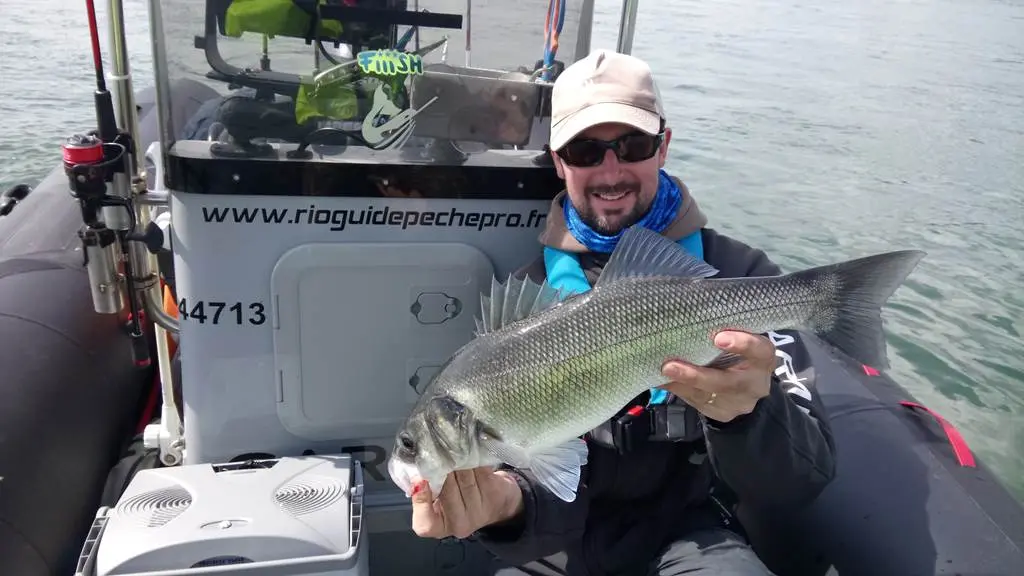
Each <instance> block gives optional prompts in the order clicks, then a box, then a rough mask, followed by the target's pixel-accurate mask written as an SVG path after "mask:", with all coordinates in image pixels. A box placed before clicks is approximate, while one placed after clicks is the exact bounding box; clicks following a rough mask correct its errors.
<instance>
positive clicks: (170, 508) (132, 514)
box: [117, 486, 192, 528]
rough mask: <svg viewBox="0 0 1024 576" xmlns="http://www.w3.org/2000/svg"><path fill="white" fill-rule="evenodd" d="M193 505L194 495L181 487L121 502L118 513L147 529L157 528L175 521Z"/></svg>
mask: <svg viewBox="0 0 1024 576" xmlns="http://www.w3.org/2000/svg"><path fill="white" fill-rule="evenodd" d="M191 504H192V495H191V494H189V493H188V490H185V489H184V488H182V487H180V486H175V487H172V488H162V489H160V490H153V491H150V492H144V493H142V494H137V495H135V496H132V497H131V498H129V499H127V500H125V501H124V502H121V503H120V504H118V506H117V513H118V515H119V516H123V517H125V518H127V519H130V520H133V521H134V522H136V523H137V524H140V525H142V526H144V527H146V528H157V527H159V526H163V525H164V524H167V523H168V522H170V521H171V520H174V519H175V518H176V517H177V516H178V515H179V514H181V513H182V512H184V511H185V510H187V509H188V507H189V506H190V505H191Z"/></svg>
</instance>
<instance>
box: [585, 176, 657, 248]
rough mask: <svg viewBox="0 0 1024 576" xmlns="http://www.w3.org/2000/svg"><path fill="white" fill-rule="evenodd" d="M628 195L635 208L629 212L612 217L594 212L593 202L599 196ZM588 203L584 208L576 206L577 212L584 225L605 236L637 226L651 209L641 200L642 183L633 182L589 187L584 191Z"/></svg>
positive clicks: (612, 215)
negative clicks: (631, 198) (630, 195)
mask: <svg viewBox="0 0 1024 576" xmlns="http://www.w3.org/2000/svg"><path fill="white" fill-rule="evenodd" d="M623 192H624V193H626V194H632V195H633V200H634V202H633V207H632V208H631V209H630V210H629V212H627V213H625V214H622V213H614V214H611V215H604V214H597V213H596V211H595V210H594V206H593V201H594V197H595V196H596V195H599V194H612V193H623ZM584 194H585V196H584V197H585V198H586V202H585V203H584V205H583V206H574V208H576V212H577V213H578V214H579V215H580V219H581V220H583V223H584V224H586V225H587V226H589V227H590V228H591V230H593V231H595V232H597V233H599V234H603V235H605V236H614V235H615V234H618V233H619V232H621V231H622V230H625V229H626V228H629V227H630V226H632V225H633V224H636V223H637V222H639V221H640V219H642V218H643V217H644V214H645V213H646V212H647V210H648V208H650V206H651V205H650V203H647V204H644V203H642V202H641V200H640V183H639V182H636V181H633V182H619V183H617V184H615V185H614V186H589V187H587V188H586V189H584Z"/></svg>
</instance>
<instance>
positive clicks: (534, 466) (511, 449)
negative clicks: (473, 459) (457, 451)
mask: <svg viewBox="0 0 1024 576" xmlns="http://www.w3.org/2000/svg"><path fill="white" fill-rule="evenodd" d="M480 444H481V445H482V446H483V447H484V449H485V450H487V451H488V452H490V453H491V454H493V455H494V457H495V458H497V459H498V460H501V461H502V462H504V463H506V464H508V465H509V466H512V467H513V468H519V469H521V470H529V471H530V472H532V473H533V476H534V478H536V479H537V482H538V483H539V484H540V485H541V486H543V487H544V488H546V489H547V490H548V491H550V492H551V493H552V494H554V495H555V496H558V497H559V498H561V499H562V500H564V501H566V502H572V501H573V500H575V499H576V491H577V490H578V489H579V485H580V474H581V469H582V468H583V466H584V465H585V464H586V463H587V454H588V452H587V443H586V442H584V441H583V440H581V439H579V438H573V439H571V440H569V441H568V442H564V443H562V444H559V445H557V446H553V447H551V448H547V449H545V450H542V451H540V452H537V453H534V454H528V453H526V452H525V451H524V450H523V449H522V448H519V447H518V446H513V445H511V444H506V443H504V442H502V441H501V440H499V439H497V438H496V437H494V436H492V435H490V434H488V433H487V432H481V433H480Z"/></svg>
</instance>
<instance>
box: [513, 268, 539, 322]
mask: <svg viewBox="0 0 1024 576" xmlns="http://www.w3.org/2000/svg"><path fill="white" fill-rule="evenodd" d="M521 286H522V288H521V289H520V291H519V299H518V301H517V302H516V317H517V318H526V317H527V316H529V315H530V313H531V312H532V310H533V305H534V303H536V302H537V296H539V295H540V290H541V285H540V284H537V283H536V282H531V281H530V279H529V278H527V279H526V280H525V281H523V283H522V285H521Z"/></svg>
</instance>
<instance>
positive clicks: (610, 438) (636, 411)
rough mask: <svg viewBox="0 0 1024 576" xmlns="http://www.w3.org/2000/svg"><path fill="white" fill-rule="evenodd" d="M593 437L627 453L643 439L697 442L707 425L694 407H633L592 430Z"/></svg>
mask: <svg viewBox="0 0 1024 576" xmlns="http://www.w3.org/2000/svg"><path fill="white" fill-rule="evenodd" d="M590 437H591V439H592V440H594V441H596V442H597V443H599V444H602V445H604V446H608V447H609V448H615V450H617V451H618V452H619V453H620V454H624V453H626V452H629V451H631V450H633V449H634V448H635V447H636V446H637V445H638V444H640V443H641V442H694V441H696V440H700V439H702V438H703V437H704V428H703V426H701V423H700V418H699V416H698V414H697V411H696V410H695V409H694V408H693V407H692V406H689V405H687V404H682V403H679V404H675V403H670V404H654V405H651V406H646V407H644V406H633V407H632V408H630V409H629V410H626V411H625V412H624V413H622V414H620V415H618V416H615V417H613V418H611V419H609V420H606V421H605V422H604V423H603V424H601V425H600V426H598V427H597V428H595V429H593V430H591V432H590Z"/></svg>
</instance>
